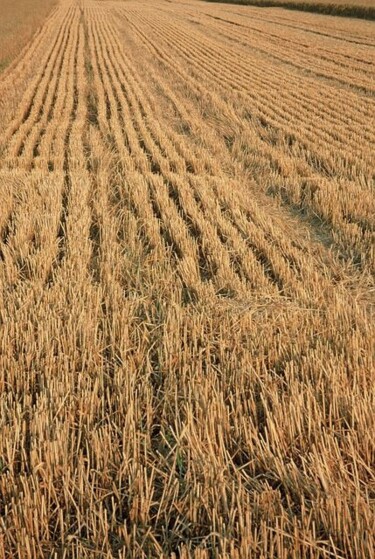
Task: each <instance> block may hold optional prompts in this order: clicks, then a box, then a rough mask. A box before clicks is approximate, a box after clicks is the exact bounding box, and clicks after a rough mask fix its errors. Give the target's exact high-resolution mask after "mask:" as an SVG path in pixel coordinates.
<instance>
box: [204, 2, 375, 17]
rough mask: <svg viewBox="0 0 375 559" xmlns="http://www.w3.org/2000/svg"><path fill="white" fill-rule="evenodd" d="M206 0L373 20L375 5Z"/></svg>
mask: <svg viewBox="0 0 375 559" xmlns="http://www.w3.org/2000/svg"><path fill="white" fill-rule="evenodd" d="M206 1H207V2H221V3H224V4H241V5H243V6H257V7H262V8H285V9H288V10H298V11H303V12H312V13H319V14H325V15H332V16H341V17H355V18H360V19H368V20H375V6H374V7H372V6H353V5H349V4H344V5H340V4H334V3H330V4H320V3H317V2H304V1H301V2H298V1H296V2H294V1H290V2H288V1H286V2H283V1H280V0H206Z"/></svg>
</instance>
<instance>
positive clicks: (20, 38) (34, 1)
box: [0, 0, 57, 72]
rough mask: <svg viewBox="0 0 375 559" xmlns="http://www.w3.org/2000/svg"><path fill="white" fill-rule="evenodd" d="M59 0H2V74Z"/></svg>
mask: <svg viewBox="0 0 375 559" xmlns="http://www.w3.org/2000/svg"><path fill="white" fill-rule="evenodd" d="M56 3H57V0H0V72H1V71H2V70H3V69H4V68H5V67H6V66H7V65H8V64H9V63H10V62H11V61H12V60H13V58H15V57H16V56H17V55H18V54H19V53H20V51H21V50H22V48H23V47H24V46H25V45H26V43H27V42H28V41H29V40H30V39H31V37H32V35H33V34H34V33H35V32H36V31H37V30H38V28H39V26H40V25H41V23H42V22H43V20H44V19H45V17H46V16H47V15H48V14H49V12H50V11H51V9H52V8H53V7H54V6H55V5H56Z"/></svg>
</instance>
